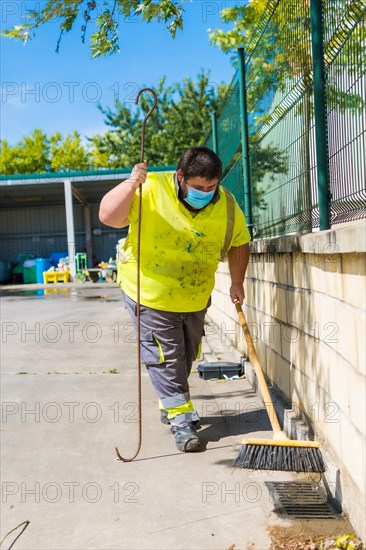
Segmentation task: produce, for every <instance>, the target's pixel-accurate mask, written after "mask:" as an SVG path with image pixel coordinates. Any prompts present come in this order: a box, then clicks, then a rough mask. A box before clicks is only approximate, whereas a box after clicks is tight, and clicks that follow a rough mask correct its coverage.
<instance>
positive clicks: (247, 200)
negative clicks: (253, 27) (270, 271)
mask: <svg viewBox="0 0 366 550" xmlns="http://www.w3.org/2000/svg"><path fill="white" fill-rule="evenodd" d="M238 69H239V101H240V132H241V147H242V162H243V177H244V213H245V217H246V221H247V226H248V229H249V233H250V236H251V237H252V236H253V212H252V188H251V181H250V157H249V130H248V106H247V87H246V78H245V72H246V68H245V58H244V48H238Z"/></svg>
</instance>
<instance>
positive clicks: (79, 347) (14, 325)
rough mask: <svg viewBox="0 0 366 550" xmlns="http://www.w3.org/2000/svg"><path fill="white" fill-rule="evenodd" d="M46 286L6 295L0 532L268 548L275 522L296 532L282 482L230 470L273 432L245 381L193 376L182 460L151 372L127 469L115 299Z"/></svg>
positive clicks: (81, 541)
mask: <svg viewBox="0 0 366 550" xmlns="http://www.w3.org/2000/svg"><path fill="white" fill-rule="evenodd" d="M22 288H23V289H24V287H22ZM34 288H37V289H38V293H37V290H36V291H34V292H33V289H34ZM40 288H41V287H39V286H38V287H31V286H30V285H28V286H27V294H24V293H22V292H21V290H22V289H20V293H18V294H17V290H16V289H13V288H12V289H11V290H10V287H8V289H5V290H4V291H3V296H2V299H1V310H2V312H1V315H2V350H1V351H2V358H1V374H2V376H1V379H2V384H1V393H2V427H1V453H2V460H1V487H2V503H3V504H2V516H1V537H3V536H4V535H5V533H7V532H8V531H9V530H10V529H12V528H13V527H15V526H16V525H17V524H19V523H20V522H22V521H24V520H29V521H30V525H29V526H28V528H27V529H26V531H25V532H24V533H23V535H22V536H21V538H19V540H18V541H17V543H16V545H15V548H16V549H24V550H25V549H37V550H51V549H54V550H56V549H57V550H59V549H75V550H76V549H78V550H81V549H133V550H155V549H156V550H158V549H162V550H168V549H170V550H171V549H176V550H178V549H179V550H180V549H192V550H193V549H197V550H206V549H207V550H209V549H229V548H235V550H238V549H260V550H265V549H267V548H269V547H270V536H269V533H268V527H269V526H270V525H279V524H281V525H291V522H288V520H286V521H285V520H282V521H280V522H279V520H278V519H277V516H275V515H274V514H273V503H272V502H271V498H270V496H269V493H268V491H267V489H266V486H265V484H264V482H265V481H266V480H271V479H274V474H273V473H270V472H252V471H247V470H241V469H234V468H233V467H232V464H233V461H234V459H235V457H236V456H237V454H238V451H239V448H240V447H239V443H240V441H241V439H242V438H243V436H244V435H245V434H246V433H253V435H255V436H259V437H260V436H263V437H270V436H271V432H270V426H269V423H268V419H267V417H266V414H265V413H264V411H263V408H262V405H261V402H260V400H259V398H258V396H257V395H256V394H255V393H254V392H253V391H252V389H251V387H250V386H249V384H248V382H247V381H246V380H244V379H243V380H236V381H234V380H233V381H227V382H222V381H216V382H215V381H204V380H202V379H201V378H199V375H198V373H197V372H194V373H192V375H191V393H192V398H193V401H194V403H195V405H196V408H197V410H198V412H199V414H200V416H201V418H202V427H201V429H200V431H199V433H200V436H201V439H202V441H203V443H204V450H203V451H202V452H200V453H192V454H182V453H180V452H178V451H177V450H176V448H175V444H174V439H173V436H172V435H171V433H170V430H169V427H168V426H164V425H162V424H160V421H159V412H158V410H157V402H158V400H157V397H156V395H155V393H154V390H153V388H152V386H151V384H150V381H149V379H148V375H147V373H146V371H145V368H144V367H143V370H142V392H143V442H142V449H141V452H140V454H139V456H138V457H137V459H136V460H134V461H133V462H131V463H121V462H119V461H117V460H116V457H115V452H114V447H115V446H116V445H118V446H119V449H120V452H121V453H122V454H124V455H127V456H130V455H131V454H132V453H134V450H135V448H136V441H137V432H138V426H137V416H138V415H137V403H136V400H137V389H136V387H137V375H136V368H137V367H136V355H137V354H136V343H135V338H134V334H133V330H132V325H131V322H130V319H129V317H128V315H127V312H126V310H125V309H124V306H123V301H122V299H121V294H120V291H119V289H118V288H116V287H115V286H114V285H108V284H104V285H86V286H76V287H75V286H72V285H60V287H59V288H60V292H57V293H49V294H44V293H42V291H41V292H40V291H39V289H40ZM48 288H49V287H48ZM32 292H33V293H32ZM244 413H245V414H244ZM293 477H294V476H293V475H292V474H281V473H278V472H277V473H276V476H275V479H276V480H279V479H280V480H284V479H293ZM12 537H13V538H14V536H13V535H10V537H9V544H10V542H11V540H13V539H12ZM4 547H5V546H4Z"/></svg>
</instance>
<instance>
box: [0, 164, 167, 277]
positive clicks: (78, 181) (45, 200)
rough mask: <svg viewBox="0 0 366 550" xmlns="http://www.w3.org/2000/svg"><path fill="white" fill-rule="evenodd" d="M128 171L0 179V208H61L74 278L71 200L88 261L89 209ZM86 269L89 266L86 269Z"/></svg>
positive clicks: (152, 169)
mask: <svg viewBox="0 0 366 550" xmlns="http://www.w3.org/2000/svg"><path fill="white" fill-rule="evenodd" d="M175 169H176V167H175V166H152V167H149V168H148V171H149V172H171V171H174V170H175ZM130 173H131V168H122V169H119V170H97V171H89V172H71V171H70V172H58V173H47V174H17V175H11V176H6V175H4V176H0V198H1V200H0V209H5V208H7V209H8V208H22V207H30V206H37V207H39V206H60V205H64V206H65V211H66V228H67V243H68V254H69V258H70V274H71V277H72V278H74V277H75V275H76V265H75V261H74V260H75V231H74V215H73V197H74V198H75V199H76V200H77V201H78V202H79V203H81V204H82V205H83V207H84V221H85V237H86V249H87V255H88V258H89V259H90V258H92V257H93V250H92V244H91V243H92V238H91V222H90V206H91V205H92V204H99V203H100V201H101V200H102V198H103V196H104V195H105V194H106V193H108V191H110V190H111V189H113V187H116V185H118V184H119V183H120V182H121V181H124V180H126V179H128V177H129V175H130ZM89 267H90V266H89Z"/></svg>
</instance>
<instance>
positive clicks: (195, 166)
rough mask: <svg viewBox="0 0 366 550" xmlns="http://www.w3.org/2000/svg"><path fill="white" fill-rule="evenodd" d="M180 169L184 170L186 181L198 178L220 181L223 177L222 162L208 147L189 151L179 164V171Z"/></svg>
mask: <svg viewBox="0 0 366 550" xmlns="http://www.w3.org/2000/svg"><path fill="white" fill-rule="evenodd" d="M179 169H181V170H182V172H183V175H184V179H185V180H189V179H190V178H197V177H201V178H205V179H207V180H214V179H218V180H220V179H221V176H222V163H221V160H220V159H219V157H218V156H217V155H216V153H214V152H213V151H211V149H208V148H207V147H192V148H191V149H188V150H187V151H186V152H185V153H184V155H183V156H182V158H181V159H180V161H179V162H178V166H177V170H179Z"/></svg>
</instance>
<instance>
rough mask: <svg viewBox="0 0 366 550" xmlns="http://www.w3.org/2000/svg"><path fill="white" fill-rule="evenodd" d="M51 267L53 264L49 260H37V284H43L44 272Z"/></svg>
mask: <svg viewBox="0 0 366 550" xmlns="http://www.w3.org/2000/svg"><path fill="white" fill-rule="evenodd" d="M50 267H51V262H50V261H49V260H48V259H47V258H36V279H37V281H36V282H37V283H43V272H44V271H47V269H49V268H50Z"/></svg>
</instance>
